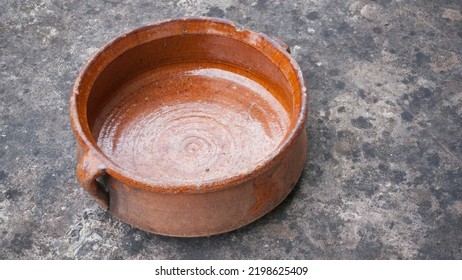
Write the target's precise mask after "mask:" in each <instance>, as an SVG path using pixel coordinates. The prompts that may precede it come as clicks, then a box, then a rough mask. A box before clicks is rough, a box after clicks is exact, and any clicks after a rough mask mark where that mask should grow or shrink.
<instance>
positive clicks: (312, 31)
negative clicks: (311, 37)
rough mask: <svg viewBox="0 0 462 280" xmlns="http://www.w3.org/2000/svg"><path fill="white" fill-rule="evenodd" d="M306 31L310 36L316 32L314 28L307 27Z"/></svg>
mask: <svg viewBox="0 0 462 280" xmlns="http://www.w3.org/2000/svg"><path fill="white" fill-rule="evenodd" d="M307 31H308V33H310V34H313V33H315V32H316V30H315V29H314V28H311V27H309V28H308V30H307Z"/></svg>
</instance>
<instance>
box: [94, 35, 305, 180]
mask: <svg viewBox="0 0 462 280" xmlns="http://www.w3.org/2000/svg"><path fill="white" fill-rule="evenodd" d="M268 45H269V44H268ZM275 51H276V50H275V48H274V50H268V53H267V54H263V53H262V52H260V51H259V50H257V49H256V48H254V47H253V46H251V45H249V44H247V43H244V42H241V41H240V40H236V39H233V38H229V37H225V36H221V35H212V34H182V35H177V36H171V37H167V38H163V39H158V40H154V41H151V42H146V43H144V44H140V45H138V46H136V47H134V48H132V49H130V50H128V51H126V52H124V53H123V54H122V55H120V56H118V57H117V58H114V59H113V61H112V62H111V63H110V64H109V65H108V66H107V67H105V69H104V70H103V71H102V72H101V73H100V75H99V77H98V78H97V79H96V81H95V83H94V84H93V86H92V88H91V91H90V94H89V97H88V101H87V112H86V113H87V121H88V126H89V128H90V130H91V133H92V136H93V138H94V140H95V142H96V143H97V145H98V147H99V148H100V149H101V150H102V151H103V152H104V153H105V154H106V155H107V156H108V157H109V158H110V159H111V160H112V161H113V162H114V163H115V164H117V165H118V166H119V167H121V168H123V169H125V170H126V171H128V172H130V174H133V175H134V176H136V177H138V178H145V179H148V180H151V181H155V182H159V184H166V185H168V184H176V185H177V184H182V185H184V184H188V185H191V184H193V185H200V184H203V183H205V182H214V181H220V180H223V179H226V178H229V177H234V176H239V175H242V174H247V173H249V172H251V171H252V170H253V169H255V167H256V166H258V165H260V164H262V163H264V162H265V160H267V159H268V158H269V157H271V156H272V155H274V152H275V151H276V150H277V148H278V147H279V146H280V145H281V143H282V142H283V141H284V139H286V137H287V136H288V135H289V133H290V131H291V129H292V128H293V127H294V125H295V122H296V121H297V119H298V117H299V114H300V107H301V106H300V104H301V102H302V101H301V98H302V97H301V95H300V94H294V91H295V90H294V88H293V84H291V81H292V83H293V82H294V78H293V77H288V76H287V74H283V72H282V71H281V69H280V67H278V65H277V64H276V63H275V61H273V60H272V59H271V53H272V52H275ZM286 72H287V71H286ZM293 72H294V73H293V75H294V76H295V77H296V73H295V70H293Z"/></svg>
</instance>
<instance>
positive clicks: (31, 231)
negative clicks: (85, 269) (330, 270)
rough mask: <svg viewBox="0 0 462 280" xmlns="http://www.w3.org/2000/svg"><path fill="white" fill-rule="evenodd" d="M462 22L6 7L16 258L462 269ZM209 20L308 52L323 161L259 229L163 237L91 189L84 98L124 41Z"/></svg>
mask: <svg viewBox="0 0 462 280" xmlns="http://www.w3.org/2000/svg"><path fill="white" fill-rule="evenodd" d="M128 2H130V3H128ZM461 12H462V2H461V1H459V0H441V1H431V0H412V1H402V0H375V1H372V0H356V1H354V0H331V1H320V0H308V1H306V0H298V1H266V0H258V1H251V0H250V1H249V0H220V1H202V0H179V1H119V0H110V1H109V0H108V1H77V0H71V1H57V0H49V1H40V0H39V1H13V0H2V5H1V6H0V115H1V118H0V248H1V249H0V259H39V258H40V259H43V258H45V259H68V258H70V259H214V258H223V259H241V258H244V259H247V258H262V259H286V258H288V259H319V258H321V259H462V234H461V232H462V141H461V139H462V74H461V73H462V64H461V61H462V57H461V56H462V21H461V20H460V13H461ZM201 15H206V16H215V17H223V18H227V19H230V20H232V21H235V22H237V23H239V24H241V25H242V26H245V27H246V28H250V29H254V30H258V31H261V32H265V33H267V34H270V35H274V36H277V37H279V38H282V39H283V40H285V41H286V42H287V43H288V44H289V45H290V46H291V47H292V50H293V55H294V56H295V58H296V59H297V60H298V61H299V63H300V65H301V68H302V70H303V72H304V75H305V78H306V81H307V83H308V86H309V88H310V89H311V96H310V100H311V101H310V102H311V103H310V112H309V123H308V126H307V129H308V133H309V141H310V142H309V149H310V151H309V159H308V161H307V164H306V168H305V172H304V174H303V176H302V178H301V180H300V182H299V184H298V185H297V187H296V188H295V190H294V191H293V192H292V193H291V195H290V196H289V198H288V199H287V200H286V201H285V202H284V203H283V204H282V205H281V206H280V207H278V208H277V209H275V210H274V211H273V212H271V213H270V214H268V215H267V216H265V217H264V218H262V219H260V220H259V221H257V222H255V223H253V224H251V225H249V226H246V227H244V228H242V229H240V230H237V231H234V232H231V233H228V234H222V235H218V236H212V237H207V238H195V239H178V238H169V237H162V236H156V235H153V234H149V233H146V232H143V231H140V230H137V229H135V228H132V227H130V226H129V225H127V224H125V223H123V222H121V221H119V220H117V219H116V218H114V217H112V216H111V215H110V214H108V213H105V212H103V211H102V210H100V209H99V208H98V207H97V205H96V203H95V202H94V201H93V200H92V199H90V197H89V196H88V195H87V194H86V193H85V192H84V191H83V190H82V189H81V188H79V186H78V184H77V182H76V177H75V171H74V168H75V164H76V163H75V156H74V147H75V140H74V137H73V135H72V132H71V130H70V127H69V121H68V115H67V107H68V98H69V91H70V88H71V85H72V83H73V81H74V79H75V77H76V76H77V73H78V71H79V69H80V68H81V67H82V66H83V64H84V63H85V61H86V60H87V59H88V58H89V57H90V56H91V54H93V53H94V52H95V51H96V50H97V49H98V48H99V47H101V46H102V45H103V44H104V43H105V42H107V41H108V40H110V39H112V38H114V37H115V36H117V35H120V34H122V33H124V32H127V31H129V30H131V29H133V28H135V27H139V26H142V25H144V24H147V23H151V22H154V21H157V20H160V19H164V18H172V17H182V16H201Z"/></svg>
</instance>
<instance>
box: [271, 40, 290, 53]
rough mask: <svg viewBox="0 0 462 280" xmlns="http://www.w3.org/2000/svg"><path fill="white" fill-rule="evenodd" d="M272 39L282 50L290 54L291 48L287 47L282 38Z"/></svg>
mask: <svg viewBox="0 0 462 280" xmlns="http://www.w3.org/2000/svg"><path fill="white" fill-rule="evenodd" d="M271 39H273V40H274V41H275V42H276V43H277V44H278V45H279V46H280V47H281V48H283V49H284V50H285V51H286V52H288V53H290V47H289V45H287V43H286V42H284V41H283V40H282V39H281V38H278V37H274V36H271Z"/></svg>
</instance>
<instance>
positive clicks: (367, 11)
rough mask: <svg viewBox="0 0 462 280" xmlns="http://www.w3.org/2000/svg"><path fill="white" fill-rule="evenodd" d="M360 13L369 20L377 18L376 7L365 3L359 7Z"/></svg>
mask: <svg viewBox="0 0 462 280" xmlns="http://www.w3.org/2000/svg"><path fill="white" fill-rule="evenodd" d="M360 13H361V15H362V16H363V17H365V18H367V19H369V20H374V19H376V18H377V16H378V15H377V8H376V7H375V6H372V5H365V6H364V7H362V8H361V11H360Z"/></svg>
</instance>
